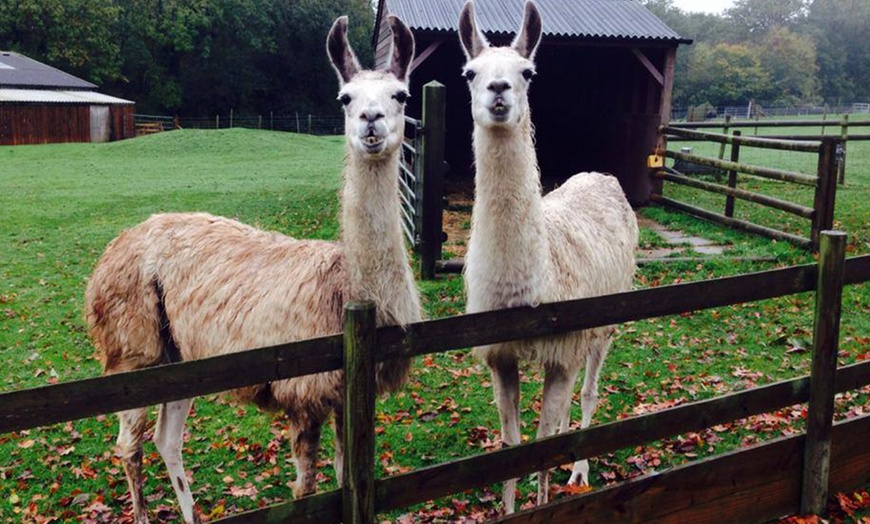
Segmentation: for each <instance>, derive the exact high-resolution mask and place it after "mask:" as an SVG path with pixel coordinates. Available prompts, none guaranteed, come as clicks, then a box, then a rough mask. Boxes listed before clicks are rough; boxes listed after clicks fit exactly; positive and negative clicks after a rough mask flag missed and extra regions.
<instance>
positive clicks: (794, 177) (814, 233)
mask: <svg viewBox="0 0 870 524" xmlns="http://www.w3.org/2000/svg"><path fill="white" fill-rule="evenodd" d="M661 132H662V134H665V135H669V136H672V137H678V138H680V139H695V140H707V141H712V142H718V143H720V144H722V150H721V151H722V152H723V153H724V147H725V144H731V158H730V160H722V159H716V158H708V157H703V156H698V155H693V154H689V153H683V152H676V151H671V150H665V151H664V152H663V153H664V156H665V157H667V158H672V159H675V160H678V161H683V162H690V163H693V164H697V165H701V166H709V167H713V168H716V169H721V170H723V171H726V172H727V173H728V181H727V185H722V184H716V183H712V182H707V181H703V180H698V179H696V178H691V177H689V176H686V175H684V174H682V173H680V172H679V171H676V170H674V169H672V168H667V167H656V168H653V169H652V170H651V171H652V176H653V177H655V178H657V179H659V180H666V181H669V182H672V183H675V184H679V185H683V186H688V187H693V188H696V189H700V190H703V191H709V192H713V193H717V194H722V195H726V199H725V209H724V210H723V213H716V212H713V211H709V210H706V209H702V208H699V207H697V206H693V205H690V204H686V203H684V202H680V201H677V200H674V199H671V198H668V197H665V196H664V195H663V194H662V193H663V191H662V190H661V185H660V184H658V185H657V187H658V188H659V189H658V192H654V193H653V194H652V195H650V200H651V201H652V202H655V203H658V204H661V205H664V206H667V207H670V208H674V209H678V210H680V211H684V212H686V213H690V214H692V215H695V216H699V217H701V218H706V219H708V220H712V221H715V222H720V223H722V224H726V225H729V226H732V227H737V228H741V229H744V230H747V231H750V232H753V233H756V234H761V235H765V236H768V237H771V238H776V239H780V240H787V241H789V242H792V243H795V244H797V245H800V246H803V247H808V248H812V249H813V250H814V251H816V250H818V248H819V233H820V232H821V231H823V230H826V229H830V228H831V227H832V225H833V223H834V198H835V196H836V185H837V157H836V152H837V148H838V146H839V145H840V144H841V143H842V142H841V140H840V139H839V138H836V137H823V138H822V140H820V141H803V140H784V139H772V138H760V137H744V136H741V134H740V132H739V131H735V132H734V134H732V135H726V134H718V133H709V132H703V131H695V130H690V129H683V128H682V127H680V128H677V127H673V126H667V127H662V129H661ZM741 146H746V147H757V148H763V149H778V150H785V151H796V152H807V153H816V154H817V155H818V163H817V166H818V167H817V172H816V173H815V174H806V173H799V172H793V171H785V170H782V169H774V168H769V167H762V166H754V165H750V164H744V163H740V148H741ZM723 153H720V156H721V155H722V154H723ZM739 173H746V174H749V175H753V176H757V177H762V178H767V179H771V180H779V181H782V182H789V183H793V184H799V185H804V186H811V187H814V188H815V194H814V198H813V207H807V206H803V205H799V204H796V203H793V202H789V201H786V200H782V199H779V198H774V197H771V196H768V195H763V194H760V193H754V192H751V191H747V190H743V189H738V188H737V180H738V179H737V175H738V174H739ZM735 199H741V200H746V201H749V202H754V203H756V204H760V205H762V206H767V207H771V208H774V209H778V210H780V211H784V212H786V213H791V214H793V215H796V216H799V217H801V218H804V219H808V220H809V221H810V228H809V229H810V234H809V238H807V237H804V236H801V235H796V234H793V233H788V232H785V231H781V230H777V229H774V228H771V227H767V226H762V225H758V224H755V223H752V222H749V221H747V220H742V219H738V218H734V202H735Z"/></svg>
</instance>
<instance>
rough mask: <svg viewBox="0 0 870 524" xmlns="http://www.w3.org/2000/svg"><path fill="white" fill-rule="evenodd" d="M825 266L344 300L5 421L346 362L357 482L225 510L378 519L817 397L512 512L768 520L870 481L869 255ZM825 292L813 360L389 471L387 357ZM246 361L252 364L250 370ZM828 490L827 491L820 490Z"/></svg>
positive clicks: (71, 416) (40, 420) (826, 253)
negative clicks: (409, 307)
mask: <svg viewBox="0 0 870 524" xmlns="http://www.w3.org/2000/svg"><path fill="white" fill-rule="evenodd" d="M821 240H822V241H821V244H820V246H821V251H820V256H819V262H818V264H808V265H801V266H793V267H788V268H784V269H777V270H772V271H765V272H760V273H751V274H745V275H740V276H734V277H727V278H719V279H715V280H706V281H699V282H692V283H684V284H676V285H668V286H661V287H655V288H649V289H642V290H637V291H629V292H624V293H619V294H614V295H607V296H601V297H595V298H588V299H580V300H572V301H567V302H559V303H551V304H541V305H540V306H538V307H535V308H530V307H520V308H512V309H505V310H499V311H491V312H485V313H476V314H469V315H461V316H455V317H450V318H444V319H440V320H433V321H427V322H419V323H415V324H411V325H408V326H406V327H405V329H402V328H399V327H381V328H376V327H375V320H374V319H375V315H374V309H373V306H372V305H371V304H349V305H347V306H346V307H345V317H346V320H345V329H344V333H343V334H336V335H331V336H326V337H321V338H317V339H312V340H303V341H299V342H292V343H288V344H282V345H277V346H273V347H266V348H260V349H253V350H250V351H244V352H241V353H234V354H229V355H222V356H217V357H212V358H207V359H202V360H197V361H190V362H182V363H177V364H167V365H162V366H157V367H154V368H149V369H145V370H140V371H133V372H126V373H119V374H116V375H110V376H105V377H99V378H91V379H86V380H80V381H75V382H68V383H61V384H56V385H50V386H44V387H39V388H33V389H28V390H22V391H13V392H8V393H4V394H2V395H0V432H11V431H19V430H24V429H28V428H34V427H37V426H43V425H48V424H56V423H59V422H65V421H70V420H77V419H81V418H85V417H91V416H95V415H99V414H104V413H113V412H118V411H122V410H126V409H131V408H134V407H139V406H150V405H154V404H159V403H162V402H168V401H173V400H179V399H183V398H192V397H196V396H200V395H204V394H209V393H217V392H221V391H227V390H230V389H234V388H239V387H243V386H248V385H253V384H260V383H265V382H270V381H275V380H281V379H286V378H291V377H296V376H301V375H305V374H310V373H318V372H323V371H329V370H335V369H344V373H345V386H346V387H345V392H346V410H345V424H344V427H345V439H346V442H347V443H348V448H347V449H346V459H345V483H344V485H343V487H342V488H341V489H337V490H332V491H328V492H325V493H320V494H316V495H313V496H309V497H304V498H302V499H299V500H294V501H291V502H287V503H283V504H277V505H273V506H269V507H265V508H261V509H257V510H252V511H249V512H246V513H240V514H238V515H234V516H230V517H227V518H224V519H221V520H220V521H218V522H221V523H222V524H229V523H232V524H238V523H277V522H292V523H296V522H311V523H315V522H316V523H325V522H339V521H343V522H348V523H349V522H354V523H356V522H359V523H372V522H375V518H376V514H377V513H379V512H386V511H391V510H396V509H400V508H404V507H407V506H409V505H413V504H416V503H421V502H425V501H429V500H432V499H436V498H439V497H443V496H447V495H450V494H453V493H457V492H462V491H465V490H466V489H469V488H474V487H482V486H486V485H490V484H494V483H497V482H500V481H503V480H505V479H509V478H514V477H518V476H522V475H526V474H529V473H532V472H534V471H537V470H539V469H541V468H544V467H555V466H558V465H561V464H567V463H571V462H574V461H576V460H580V459H583V458H590V457H595V456H598V455H601V454H605V453H610V452H614V451H617V450H619V449H623V448H628V447H633V446H637V445H641V444H643V443H646V442H651V441H655V440H659V439H664V438H669V437H673V436H676V435H679V434H681V433H685V432H688V431H699V430H702V429H704V428H709V427H712V426H715V425H717V424H723V423H726V422H729V421H732V420H736V419H741V418H745V417H749V416H752V415H756V414H761V413H766V412H769V411H772V410H776V409H780V408H782V407H786V406H792V405H795V404H800V403H805V402H809V406H808V408H807V409H808V416H807V434H806V435H800V436H793V437H789V438H780V439H776V440H773V441H770V442H767V443H764V444H760V445H757V446H753V447H750V448H745V449H740V450H737V451H734V452H731V453H727V454H723V455H718V456H715V457H711V458H707V459H703V460H698V461H694V462H690V463H688V464H686V465H683V466H679V467H675V468H672V469H668V470H664V471H660V472H657V473H653V474H650V475H645V476H642V477H639V478H636V479H633V480H629V481H627V482H622V483H619V484H616V485H614V486H610V487H606V488H602V489H599V490H596V491H593V492H590V493H587V494H583V495H579V496H575V497H571V498H566V499H562V500H558V501H556V502H554V503H551V504H548V505H545V506H541V507H538V508H535V509H534V510H529V511H523V512H519V513H517V514H514V515H511V516H506V517H504V518H503V519H501V521H503V522H569V521H570V522H600V521H605V522H613V521H619V522H680V523H686V522H720V521H721V518H722V516H723V515H727V516H728V520H729V521H734V522H744V523H749V522H764V521H768V520H770V519H773V518H776V517H779V516H782V515H787V514H794V513H798V512H802V513H807V512H812V513H821V512H822V511H823V509H824V508H823V503H824V500H825V496H826V494H827V493H828V492H829V491H840V490H845V489H849V488H854V487H856V486H860V485H864V484H866V483H867V482H870V440H868V439H867V438H866V435H867V432H868V431H870V416H864V417H859V418H855V419H850V420H847V421H843V422H839V423H838V424H836V425H832V420H833V414H832V411H833V402H834V395H835V394H837V393H840V392H844V391H849V390H853V389H857V388H861V387H863V386H865V385H867V384H870V362H861V363H858V364H854V365H849V366H845V367H842V368H839V369H837V368H836V362H837V360H836V358H837V351H838V335H839V322H840V317H841V309H840V304H841V300H842V291H843V287H844V286H846V285H854V284H860V283H863V282H867V281H870V255H866V256H861V257H853V258H850V259H846V258H845V244H846V236H845V234H843V233H838V232H825V233H824V234H822V235H821ZM812 291H814V292H815V320H814V329H813V353H812V355H813V356H812V368H811V369H812V371H811V375H810V376H809V377H802V378H796V379H793V380H786V381H782V382H777V383H774V384H770V385H767V386H763V387H759V388H753V389H749V390H744V391H739V392H736V393H732V394H729V395H726V396H722V397H716V398H711V399H708V400H703V401H699V402H694V403H690V404H685V405H682V406H679V407H674V408H671V409H667V410H663V411H659V412H655V413H651V414H647V415H642V416H635V417H631V418H627V419H623V420H619V421H617V422H611V423H607V424H601V425H597V426H593V427H590V428H587V429H583V430H577V431H570V432H567V433H563V434H561V435H556V436H553V437H549V438H545V439H540V440H536V441H533V442H530V443H526V444H522V445H518V446H513V447H510V448H507V449H502V450H499V451H494V452H490V453H484V454H479V455H474V456H470V457H467V458H463V459H459V460H455V461H451V462H447V463H443V464H440V465H435V466H431V467H427V468H423V469H419V470H415V471H411V472H408V473H403V474H400V475H395V476H391V477H385V478H375V476H374V471H375V457H374V445H375V434H374V431H375V424H374V406H375V394H374V380H375V375H374V369H375V365H374V364H375V363H376V362H382V361H387V360H390V359H395V358H407V357H415V356H420V355H425V354H431V353H437V352H445V351H451V350H457V349H462V348H467V347H471V346H479V345H486V344H493V343H498V342H506V341H511V340H520V339H525V338H531V337H541V336H549V335H556V334H562V333H567V332H571V331H576V330H580V329H587V328H592V327H596V326H605V325H611V324H619V323H623V322H628V321H634V320H641V319H646V318H654V317H660V316H664V315H675V314H681V313H685V312H691V311H698V310H704V309H709V308H718V307H724V306H729V305H735V304H741V303H745V302H753V301H758V300H765V299H769V298H775V297H783V296H787V295H792V294H797V293H805V292H812ZM240 369H244V370H245V373H239V372H238V371H239V370H240ZM820 501H821V503H820Z"/></svg>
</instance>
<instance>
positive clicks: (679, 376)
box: [0, 129, 870, 523]
mask: <svg viewBox="0 0 870 524" xmlns="http://www.w3.org/2000/svg"><path fill="white" fill-rule="evenodd" d="M748 154H749V153H748V152H747V157H746V158H749V156H748ZM849 154H850V157H849V170H848V172H847V177H846V179H847V184H846V186H845V187H843V188H841V190H840V193H839V194H838V199H837V201H838V203H837V222H838V227H842V228H843V229H845V230H847V231H848V232H849V234H850V237H849V238H850V243H849V254H850V255H856V254H866V253H870V208H868V206H867V202H868V195H870V191H868V189H870V143H856V144H855V145H854V146H853V145H851V144H850V148H849ZM342 158H343V138H341V137H325V138H324V137H308V136H299V135H293V134H286V133H270V132H265V131H251V130H241V129H234V130H225V131H174V132H171V133H162V134H156V135H151V136H147V137H142V138H137V139H134V140H128V141H125V142H117V143H111V144H100V145H90V144H67V145H46V146H19V147H0V209H2V217H3V219H2V221H0V252H2V265H0V366H3V368H4V373H3V375H2V382H0V391H11V390H17V389H23V388H30V387H35V386H41V385H45V384H51V383H56V382H59V381H68V380H75V379H80V378H85V377H93V376H97V375H98V374H99V371H100V370H99V365H98V363H97V362H96V361H95V360H94V359H93V357H92V348H91V346H90V344H89V342H88V339H87V336H86V333H85V327H84V322H83V320H82V295H83V292H84V287H85V283H86V280H87V278H88V275H89V274H90V271H91V269H92V268H93V265H94V263H95V262H96V259H97V258H98V257H99V255H100V253H101V252H102V250H103V249H104V247H105V245H106V244H107V243H108V242H109V241H110V240H111V239H112V238H114V237H115V236H116V235H117V234H118V233H119V232H120V231H121V230H122V229H124V228H127V227H130V226H132V225H134V224H136V223H138V222H141V221H142V220H144V219H145V218H147V217H148V216H149V215H150V214H151V213H154V212H160V211H208V212H211V213H214V214H219V215H224V216H229V217H233V218H238V219H240V220H242V221H244V222H247V223H249V224H254V225H257V226H260V227H263V228H267V229H272V230H277V231H281V232H284V233H287V234H290V235H293V236H299V237H317V238H335V237H336V236H337V234H338V225H337V221H336V218H337V214H338V203H337V198H336V196H337V190H338V187H339V184H340V169H341V164H342ZM790 162H792V158H791V157H789V158H779V157H760V158H758V160H757V162H755V163H760V164H762V165H772V166H775V167H782V168H785V169H796V170H799V167H794V166H792V165H791V164H790ZM745 182H746V184H747V185H749V184H761V185H763V186H764V187H763V188H761V187H760V190H764V191H769V192H770V193H771V194H782V195H790V194H791V190H790V189H789V188H785V187H779V186H778V185H777V184H769V183H766V182H759V181H757V180H754V179H747V180H746V181H745ZM742 183H743V181H742ZM667 191H668V194H669V195H677V196H681V197H684V198H686V199H696V201H698V202H700V203H704V202H705V201H704V198H705V197H704V196H703V195H702V196H697V195H693V194H690V193H689V192H688V191H687V190H686V193H685V194H683V193H679V192H670V191H671V189H670V187H669V188H668V189H667ZM675 191H676V190H675ZM798 198H803V197H800V196H799V197H798ZM713 205H715V206H718V205H719V204H716V203H713ZM738 209H740V212H748V213H758V211H749V208H745V209H743V208H742V207H741V204H738ZM761 213H762V214H763V213H764V212H761ZM641 214H642V215H645V216H647V217H651V218H653V219H655V220H657V221H659V222H661V223H663V224H665V225H667V226H669V227H672V228H681V229H684V230H686V231H688V232H691V233H693V234H697V235H701V236H705V237H708V238H712V239H714V240H717V241H719V242H722V243H726V244H729V245H730V246H731V248H730V249H729V251H728V252H726V256H731V255H740V256H744V255H752V256H767V257H774V258H775V262H763V261H759V262H735V261H733V260H729V259H727V258H726V257H713V258H711V259H710V260H708V261H704V262H683V263H668V264H651V265H647V266H644V267H643V268H642V269H641V270H639V272H638V275H637V282H636V284H637V286H638V287H648V286H656V285H664V284H670V283H674V282H680V281H687V280H697V279H704V278H715V277H719V276H725V275H733V274H739V273H745V272H750V271H759V270H764V269H771V268H773V267H781V266H785V265H791V264H797V263H808V262H811V261H812V260H813V259H812V256H811V255H810V254H808V253H805V252H803V251H801V250H799V249H797V248H794V247H792V246H790V245H788V244H785V243H782V242H771V241H769V240H766V239H762V238H758V237H755V236H751V235H747V234H743V233H740V232H735V231H730V230H726V229H724V228H721V227H719V226H717V225H713V224H709V223H705V222H701V221H698V220H695V219H692V218H688V217H685V216H683V215H679V214H674V213H669V212H666V211H664V210H662V209H656V208H649V209H644V210H642V211H641ZM774 220H779V219H774ZM642 239H644V241H645V243H647V244H650V245H655V244H657V243H658V241H657V239H656V238H655V235H654V234H652V233H651V232H650V231H648V230H647V231H644V232H643V233H642ZM420 287H421V290H422V292H423V294H424V297H425V303H426V309H427V312H428V314H429V316H430V317H441V316H446V315H453V314H459V313H461V312H462V311H463V309H464V299H463V296H462V282H461V278H460V277H458V276H454V277H446V278H442V279H440V280H438V281H436V282H426V283H421V284H420ZM844 315H845V318H844V322H843V327H842V339H841V340H842V345H841V361H842V362H844V363H845V362H854V361H856V360H858V359H864V358H868V357H870V289H868V286H867V285H863V286H853V287H851V288H849V289H848V290H847V292H846V294H845V297H844ZM811 327H812V296H810V295H798V296H794V297H789V298H785V299H778V300H769V301H763V302H759V303H755V304H747V305H742V306H735V307H731V308H720V309H718V310H715V311H714V310H708V311H703V312H697V313H693V314H685V315H680V316H676V317H664V318H658V319H651V320H648V321H642V322H633V323H629V324H626V325H623V326H621V327H620V330H619V334H618V337H617V339H616V341H615V343H614V345H613V348H612V350H611V353H610V356H609V358H608V361H607V363H606V365H605V369H604V371H603V374H602V384H601V390H600V395H601V403H600V407H599V410H598V412H597V414H596V417H595V422H597V423H601V422H605V421H610V420H615V419H618V418H622V417H626V416H630V415H632V414H638V413H645V412H649V411H652V410H657V409H662V408H664V407H668V406H672V405H675V404H678V403H682V402H687V401H692V400H698V399H702V398H709V397H712V396H716V395H721V394H723V393H726V392H729V391H734V390H738V389H743V388H747V387H752V386H754V385H758V384H763V383H769V382H772V381H775V380H780V379H784V378H791V377H795V376H799V375H803V374H806V373H807V370H808V357H809V354H808V351H807V348H808V346H807V344H808V343H809V339H810V336H811V335H810V333H811ZM539 378H540V377H539V372H538V370H537V369H535V368H533V367H529V368H526V369H524V379H523V382H522V388H523V400H522V406H523V434H524V436H528V437H532V436H533V435H534V433H535V428H536V417H537V404H538V402H539V400H540V380H539ZM578 387H579V385H578ZM491 397H492V392H491V386H490V383H489V374H488V371H487V370H486V368H485V367H483V366H482V365H480V364H479V363H477V362H475V361H473V359H472V358H471V357H470V356H469V354H468V352H467V351H456V352H452V353H445V354H438V355H433V356H431V357H425V358H421V359H418V360H417V361H416V363H415V367H414V372H413V376H412V380H411V382H410V383H409V384H408V385H407V386H406V387H405V388H404V389H403V390H402V391H401V392H399V393H398V394H396V395H394V396H393V397H390V398H387V399H382V400H381V401H379V403H378V415H377V428H376V432H377V434H378V443H377V450H376V455H377V457H378V464H379V472H378V474H379V475H387V474H393V473H396V472H401V471H406V470H409V469H416V468H419V467H423V466H428V465H432V464H436V463H440V462H444V461H447V460H451V459H454V458H457V457H461V456H467V455H470V454H474V453H480V452H484V451H486V450H489V449H493V448H494V447H496V446H497V444H498V442H499V434H498V433H499V432H498V416H497V413H496V410H495V407H494V405H493V404H492V402H491ZM867 406H868V399H867V393H866V392H858V393H855V394H852V395H849V396H848V398H845V399H843V400H841V401H839V402H838V411H839V413H840V414H841V415H844V416H845V415H847V414H849V413H854V412H857V411H858V410H861V409H863V410H866V409H867ZM575 408H576V416H575V417H574V419H575V420H577V421H579V403H578V402H575ZM801 425H802V421H801V413H800V409H799V408H795V409H785V410H782V411H781V412H778V413H777V414H775V415H771V416H761V417H753V418H752V419H750V420H745V421H740V422H737V423H734V424H729V425H723V426H721V427H716V428H711V429H709V430H706V431H704V432H700V433H698V434H689V435H681V436H680V437H676V438H674V439H669V440H667V441H663V442H656V443H651V444H650V445H647V446H641V447H638V448H635V449H630V450H623V451H621V452H618V453H615V454H613V455H611V456H606V457H599V458H598V459H595V460H593V461H592V480H593V484H594V486H596V487H600V486H603V485H606V484H607V483H609V482H615V481H619V480H623V479H626V478H630V477H632V476H635V475H638V474H641V473H644V472H650V471H654V470H661V469H663V468H667V467H669V466H672V465H675V464H680V463H683V462H685V461H688V460H692V459H695V458H697V457H702V456H705V455H709V454H711V453H719V452H722V451H725V450H729V449H734V448H736V447H739V446H741V445H745V444H750V443H753V442H757V441H760V440H763V439H766V438H772V437H776V436H781V435H783V434H790V433H793V432H795V431H799V430H800V427H801ZM188 428H189V430H190V435H189V439H188V440H187V441H186V443H185V452H184V453H185V461H186V467H187V470H188V471H189V472H190V473H192V476H193V484H192V488H193V490H194V491H195V495H196V498H197V502H198V506H199V507H200V508H201V510H202V511H203V513H204V514H205V515H207V516H209V517H211V518H216V517H219V516H224V515H227V514H230V513H234V512H238V511H240V510H243V509H250V508H255V507H258V506H260V505H264V504H272V503H276V502H279V501H283V500H286V499H288V498H290V497H291V495H290V490H289V488H288V484H289V482H290V481H291V480H292V479H293V478H294V471H293V466H292V461H291V457H290V456H289V446H288V443H287V426H286V423H285V422H284V421H283V420H282V419H280V418H277V419H275V418H272V417H271V416H269V415H266V414H263V413H260V412H259V411H258V410H257V409H255V408H253V407H249V406H242V405H236V404H233V403H231V402H229V401H228V400H225V399H223V398H222V397H220V396H208V397H204V398H202V399H199V400H198V401H197V402H196V404H195V413H194V414H192V416H191V418H190V421H189V425H188ZM116 431H117V421H116V419H115V417H114V416H112V415H106V416H101V417H96V418H91V419H86V420H81V421H76V422H73V423H68V424H62V425H57V426H52V427H47V428H39V429H33V430H30V431H22V432H18V433H12V434H4V435H0V522H10V523H11V522H22V521H24V522H62V521H68V520H76V519H88V518H92V519H95V521H116V520H119V519H121V518H122V513H121V512H122V510H123V508H125V507H126V505H127V502H128V501H127V497H126V491H127V486H126V481H125V478H124V474H123V470H122V468H121V465H120V463H119V462H118V461H117V460H116V459H115V458H114V457H113V454H112V447H113V444H114V439H115V436H116ZM324 443H325V446H324V450H323V452H322V455H321V457H322V467H321V468H320V471H321V477H320V479H319V480H320V486H319V489H320V490H325V489H331V488H334V487H335V480H334V472H333V470H332V464H331V455H332V444H331V434H330V432H329V431H327V434H326V435H325V436H324ZM145 463H146V474H147V480H146V494H147V496H148V498H149V509H150V510H151V511H152V516H153V520H154V521H157V522H174V521H175V519H176V517H177V516H176V511H177V506H176V504H175V497H174V494H173V493H172V490H171V488H170V487H169V484H168V482H167V479H166V474H165V469H164V467H163V464H162V462H161V460H160V458H159V456H158V454H157V452H156V449H155V448H154V446H153V444H151V443H150V442H149V443H146V447H145ZM566 478H567V472H564V471H559V472H557V474H556V478H555V481H556V482H563V481H564V480H565V479H566ZM520 484H521V488H522V490H523V493H524V494H523V498H521V499H520V503H521V504H522V503H523V502H526V501H528V500H531V499H530V498H529V497H531V494H532V493H533V491H534V486H533V485H532V484H531V481H530V480H528V479H523V480H522V481H521V483H520ZM499 490H500V488H499V487H498V486H494V487H493V488H491V489H483V490H473V491H468V492H463V493H458V494H456V495H455V496H453V497H448V498H447V499H446V500H442V501H434V502H432V503H428V504H422V505H419V506H417V507H414V508H410V509H408V510H405V511H400V512H395V513H392V514H389V515H385V516H384V519H387V520H399V519H404V520H405V521H434V520H439V521H451V520H456V519H458V518H460V517H463V518H468V519H473V520H481V519H484V518H487V517H492V516H494V515H495V512H496V511H497V505H498V502H497V501H498V499H499V496H498V493H499ZM52 519H53V520H52Z"/></svg>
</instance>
